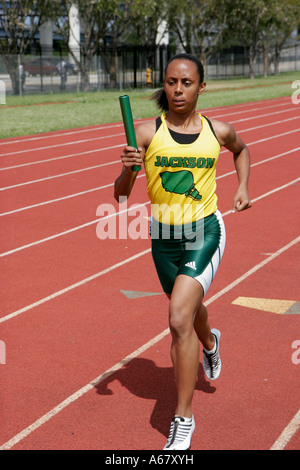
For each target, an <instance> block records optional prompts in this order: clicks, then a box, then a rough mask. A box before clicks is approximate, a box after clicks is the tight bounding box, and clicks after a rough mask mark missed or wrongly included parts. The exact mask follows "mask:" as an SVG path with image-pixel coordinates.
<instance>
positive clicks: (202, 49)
mask: <svg viewBox="0 0 300 470" xmlns="http://www.w3.org/2000/svg"><path fill="white" fill-rule="evenodd" d="M168 5H169V26H170V30H173V31H174V32H175V33H176V35H177V37H178V39H179V42H180V45H181V47H182V48H183V49H184V50H185V52H188V53H193V54H196V55H199V56H200V58H201V59H202V60H205V59H207V58H208V57H209V56H210V55H211V54H212V53H213V51H214V50H215V48H216V47H217V44H218V42H219V40H220V38H221V36H222V34H223V31H224V28H225V27H226V21H227V3H226V0H219V2H218V5H217V6H216V4H215V2H214V1H213V0H201V1H199V0H171V1H170V2H169V3H168Z"/></svg>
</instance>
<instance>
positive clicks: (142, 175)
mask: <svg viewBox="0 0 300 470" xmlns="http://www.w3.org/2000/svg"><path fill="white" fill-rule="evenodd" d="M298 150H300V147H296V148H295V149H291V150H287V151H286V152H283V153H279V154H278V155H274V156H273V157H270V158H266V159H265V160H261V161H260V162H256V163H253V164H252V165H251V168H253V167H255V166H258V165H262V164H263V163H268V162H270V161H272V160H275V159H276V158H280V157H283V156H285V155H291V154H292V153H294V152H297V151H298ZM113 163H119V160H117V161H116V162H113ZM106 165H108V164H107V163H104V164H103V166H106ZM234 174H236V171H235V170H232V171H229V172H228V173H224V175H219V176H217V177H216V180H219V179H222V178H225V177H227V176H231V175H234ZM144 176H146V175H145V173H143V174H141V175H139V176H138V177H137V178H142V177H144ZM112 186H114V183H109V184H105V185H104V186H98V187H96V188H91V189H87V190H85V191H81V192H79V193H74V194H69V195H67V196H62V197H59V198H57V199H50V200H49V201H44V202H39V203H37V204H32V205H31V206H25V207H20V208H19V209H14V210H11V211H8V212H2V213H1V214H0V217H3V216H5V215H11V214H16V213H17V212H22V211H25V210H29V209H34V208H36V207H40V206H45V205H47V204H53V203H56V202H60V201H64V200H67V199H71V198H73V197H77V196H83V195H85V194H88V193H92V192H95V191H100V190H101V189H106V188H110V187H112Z"/></svg>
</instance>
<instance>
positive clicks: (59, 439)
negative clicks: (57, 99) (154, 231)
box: [0, 98, 300, 450]
mask: <svg viewBox="0 0 300 470" xmlns="http://www.w3.org/2000/svg"><path fill="white" fill-rule="evenodd" d="M203 113H205V114H207V116H208V117H215V118H219V119H221V120H226V121H229V122H231V123H233V125H234V126H235V128H236V130H237V131H238V132H239V133H240V135H241V137H242V138H243V139H244V140H245V142H246V143H247V144H248V146H249V149H250V151H251V158H252V169H251V181H250V193H251V197H252V200H253V207H252V208H251V210H248V211H245V212H244V213H241V214H237V213H235V214H232V213H231V211H230V210H231V201H232V198H233V195H234V192H235V188H236V186H237V179H236V175H235V172H234V167H233V162H232V157H231V156H230V154H229V152H227V151H224V150H222V153H221V156H220V159H219V164H218V181H217V183H218V187H217V193H218V196H219V209H220V211H221V212H222V213H223V216H224V222H225V225H226V230H227V246H226V250H225V255H224V258H223V261H222V264H221V266H220V268H219V271H218V274H217V276H216V278H215V280H214V283H213V285H212V286H211V289H210V291H209V293H208V295H207V298H206V299H205V301H206V304H207V306H208V309H209V315H210V321H211V324H212V326H215V327H218V328H220V330H221V332H222V343H221V355H222V362H223V370H222V375H221V377H220V379H219V380H218V381H217V382H211V383H210V382H209V381H207V380H206V379H205V378H204V374H203V368H202V365H201V363H200V365H199V376H198V382H197V386H196V391H195V396H194V414H195V417H196V426H197V427H196V432H195V434H194V437H193V441H192V450H199V449H212V450H216V449H258V450H259V449H270V448H276V449H298V448H299V444H300V442H299V440H300V438H299V414H300V413H299V411H298V410H299V373H300V364H299V363H300V361H299V354H298V353H297V349H295V348H297V347H298V350H299V344H300V331H299V315H297V314H285V315H284V314H276V313H272V312H271V311H264V310H260V309H256V308H251V307H245V306H240V305H237V304H236V303H233V302H234V301H235V300H236V299H237V298H238V297H246V298H248V297H254V298H263V299H272V300H274V299H275V300H288V301H294V302H299V301H300V295H299V274H298V271H297V267H298V264H299V262H298V261H297V256H298V257H299V241H300V238H299V204H298V203H297V202H298V200H299V181H300V178H299V156H300V140H299V134H300V113H299V106H297V105H294V104H292V101H291V99H290V98H280V99H273V100H265V101H261V102H252V103H246V104H241V105H235V106H228V107H220V108H215V109H210V110H206V111H204V112H203ZM124 145H125V137H124V133H123V126H122V124H121V123H116V124H111V125H99V126H95V127H92V128H86V129H71V130H66V131H62V132H53V133H49V134H44V135H36V136H28V137H20V138H14V139H6V140H2V141H1V142H0V193H1V206H0V220H1V226H0V240H1V253H0V264H1V287H2V292H1V317H0V340H1V343H0V345H1V356H0V362H1V363H0V373H1V384H2V385H1V410H0V418H1V419H0V421H1V424H0V426H1V427H0V429H1V432H0V436H1V442H0V449H1V450H3V449H13V450H18V449H19V450H25V449H33V450H38V449H42V450H47V449H51V450H54V449H103V450H125V449H126V450H135V449H136V450H140V449H145V450H147V449H148V450H153V449H162V447H163V446H164V444H165V441H166V437H167V434H168V431H169V424H170V419H171V417H172V414H173V411H174V406H175V402H176V397H175V394H174V390H175V388H174V380H173V372H172V367H171V361H170V355H169V349H170V335H169V332H168V322H167V316H168V315H167V311H168V303H167V300H166V298H165V297H164V295H163V294H162V293H161V288H160V285H159V282H158V280H157V276H156V273H155V270H154V267H153V263H152V259H151V254H150V241H149V239H148V238H147V239H137V240H130V239H121V240H120V239H116V240H99V239H98V238H97V235H96V228H97V225H98V223H99V219H100V217H99V215H98V216H97V213H96V212H97V208H98V206H100V205H101V204H104V203H109V204H112V205H113V206H114V208H115V211H116V212H118V211H119V208H118V206H117V204H116V203H115V202H114V200H113V183H114V180H115V178H116V177H117V176H118V174H119V172H120V168H121V167H120V157H119V155H120V150H121V148H122V147H123V146H124ZM128 203H129V206H131V205H132V204H141V207H142V209H143V214H144V215H149V214H150V206H149V204H147V195H146V187H145V175H144V172H143V171H142V172H141V173H140V175H139V178H138V180H137V183H136V186H135V188H134V191H133V194H132V196H131V199H130V200H129V202H128ZM126 214H127V218H128V222H129V223H131V222H132V221H133V219H134V218H133V216H132V215H130V214H128V213H124V214H123V217H125V216H126ZM111 220H114V221H116V220H117V217H115V218H113V217H112V219H111ZM144 220H145V219H144ZM117 227H118V224H117ZM126 290H127V291H141V292H149V293H156V294H157V295H153V296H147V297H140V298H127V297H126V296H125V295H124V293H123V292H122V291H126Z"/></svg>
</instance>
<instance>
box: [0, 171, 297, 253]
mask: <svg viewBox="0 0 300 470" xmlns="http://www.w3.org/2000/svg"><path fill="white" fill-rule="evenodd" d="M142 176H143V175H141V177H142ZM299 180H300V178H296V179H295V180H293V181H290V182H289V183H286V184H284V185H282V186H279V187H278V188H275V189H272V190H271V191H268V192H267V193H265V194H262V195H261V196H258V197H257V198H254V199H252V203H254V202H256V201H259V200H260V199H263V198H264V197H267V196H269V195H271V194H274V193H276V192H278V191H281V190H282V189H285V188H287V187H289V186H291V185H293V184H295V183H297V182H298V181H299ZM148 204H150V202H149V201H148V202H145V203H141V204H138V205H137V206H136V208H138V207H141V206H145V205H148ZM128 210H130V208H128V209H126V210H125V211H121V212H117V213H116V214H110V215H109V216H106V217H104V218H101V219H95V220H92V221H90V222H87V223H85V224H82V225H78V226H77V227H73V228H71V229H69V230H65V231H64V232H60V233H57V234H55V235H51V236H49V237H46V238H42V239H41V240H37V241H35V242H32V243H28V244H27V245H23V246H20V247H18V248H14V249H13V250H9V251H6V252H4V253H0V258H4V257H5V256H9V255H12V254H13V253H17V252H19V251H22V250H25V249H27V248H32V247H33V246H36V245H40V244H41V243H45V242H48V241H50V240H54V239H56V238H59V237H62V236H64V235H68V234H70V233H73V232H76V231H77V230H80V229H82V228H86V227H89V226H91V225H94V224H96V223H98V222H99V221H100V220H104V219H106V218H109V217H115V216H117V215H119V214H121V213H123V212H127V211H128ZM230 212H231V211H228V212H226V213H225V214H223V215H227V214H229V213H230Z"/></svg>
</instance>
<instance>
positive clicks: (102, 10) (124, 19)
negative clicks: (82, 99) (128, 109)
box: [52, 0, 130, 91]
mask: <svg viewBox="0 0 300 470" xmlns="http://www.w3.org/2000/svg"><path fill="white" fill-rule="evenodd" d="M129 3H130V2H129V1H128V0H61V1H59V2H56V4H57V7H56V10H53V13H52V15H53V19H54V21H55V24H56V27H57V31H58V32H59V33H60V34H61V36H62V37H63V40H64V42H65V44H66V45H67V46H68V44H69V37H70V24H69V11H70V8H71V6H72V5H75V6H76V7H77V8H78V13H79V18H80V21H81V25H82V31H83V40H80V41H79V42H78V51H79V52H80V55H79V57H80V58H79V57H78V56H77V55H76V54H74V51H73V50H72V49H70V48H69V53H70V54H71V55H72V57H73V60H74V62H75V63H76V65H77V66H78V68H79V70H80V72H81V77H82V87H83V90H84V91H87V90H88V89H89V70H90V65H91V61H92V59H93V57H94V56H95V54H96V53H97V52H98V50H99V47H100V46H104V47H105V46H107V41H108V38H109V41H110V45H111V46H112V47H113V48H114V49H115V48H116V47H117V45H118V43H119V42H120V39H121V37H122V34H123V33H124V31H125V30H126V27H127V24H128V22H129V20H130V18H129V16H128V14H127V13H128V4H129ZM114 59H115V56H114V58H113V60H112V61H111V62H110V63H108V64H107V66H108V69H109V72H110V74H111V78H112V82H113V84H115V81H116V80H115V79H116V70H115V60H114Z"/></svg>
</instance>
